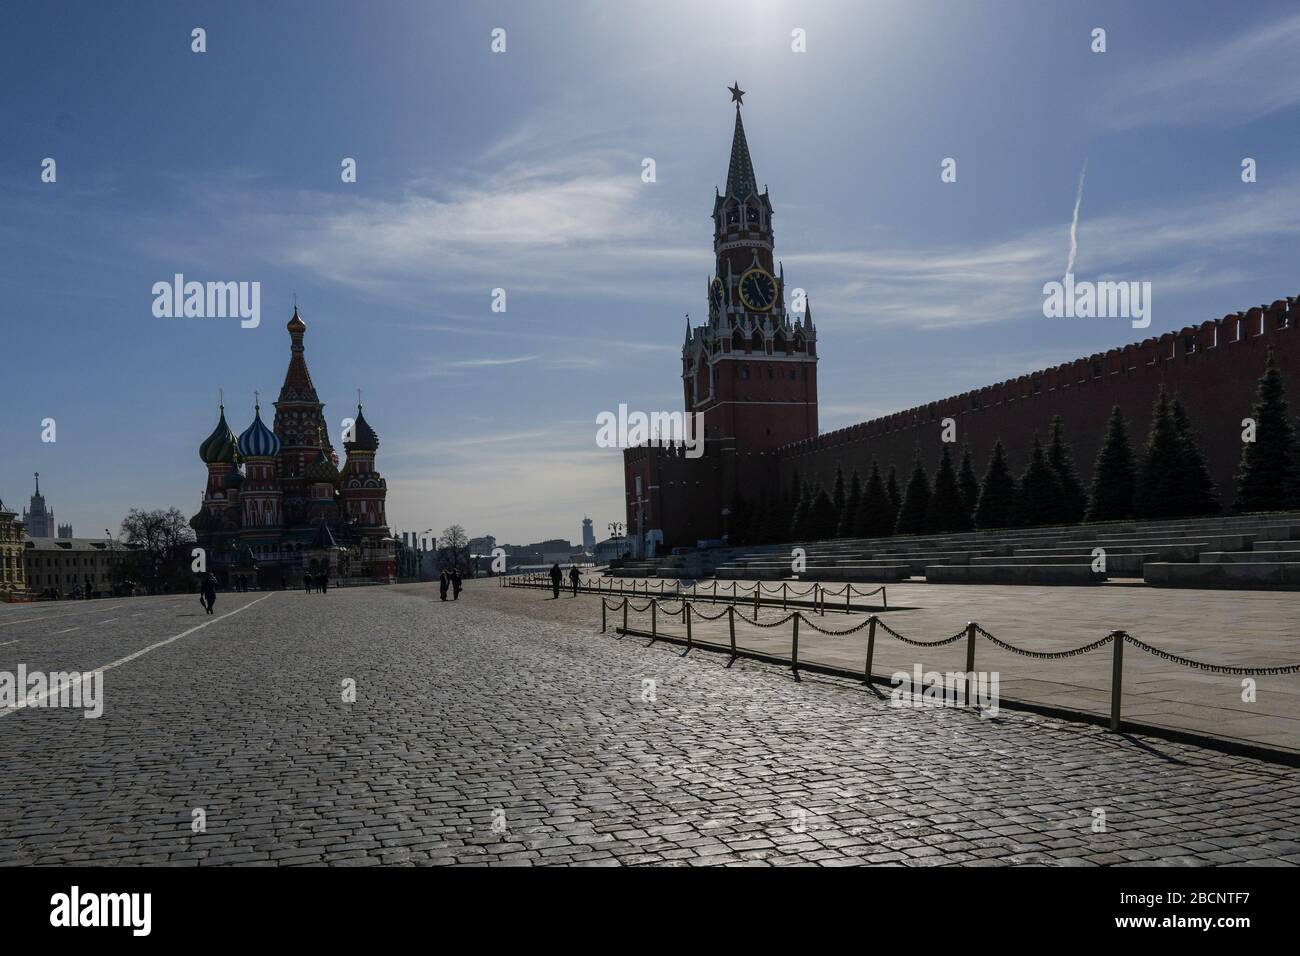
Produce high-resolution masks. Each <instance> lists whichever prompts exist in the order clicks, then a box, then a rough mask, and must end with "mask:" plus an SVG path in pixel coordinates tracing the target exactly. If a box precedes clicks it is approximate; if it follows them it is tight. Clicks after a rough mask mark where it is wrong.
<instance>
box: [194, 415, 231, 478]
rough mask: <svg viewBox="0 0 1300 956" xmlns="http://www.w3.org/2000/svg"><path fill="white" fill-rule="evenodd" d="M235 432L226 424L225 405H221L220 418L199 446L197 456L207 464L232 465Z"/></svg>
mask: <svg viewBox="0 0 1300 956" xmlns="http://www.w3.org/2000/svg"><path fill="white" fill-rule="evenodd" d="M235 452H236V448H235V433H234V432H232V431H231V430H230V426H229V425H227V424H226V406H225V405H222V406H221V419H220V421H218V422H217V427H216V428H214V429H212V434H211V435H209V436H208V437H207V438H205V439H203V444H202V445H200V446H199V457H200V458H201V459H203V462H204V463H205V464H208V465H221V464H226V465H233V464H234V463H235Z"/></svg>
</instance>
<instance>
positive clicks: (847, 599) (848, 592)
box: [844, 584, 853, 614]
mask: <svg viewBox="0 0 1300 956" xmlns="http://www.w3.org/2000/svg"><path fill="white" fill-rule="evenodd" d="M852 610H853V585H852V584H846V585H844V613H845V614H848V613H849V612H850V611H852Z"/></svg>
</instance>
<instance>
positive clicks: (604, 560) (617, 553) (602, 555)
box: [591, 535, 631, 564]
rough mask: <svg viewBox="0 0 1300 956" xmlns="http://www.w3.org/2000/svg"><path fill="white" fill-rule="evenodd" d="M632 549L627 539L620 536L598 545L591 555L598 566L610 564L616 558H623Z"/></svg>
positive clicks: (607, 539)
mask: <svg viewBox="0 0 1300 956" xmlns="http://www.w3.org/2000/svg"><path fill="white" fill-rule="evenodd" d="M630 548H631V544H629V543H628V540H627V538H625V537H623V536H622V535H619V536H618V537H616V538H606V539H605V540H604V541H601V542H599V543H597V544H596V546H595V547H594V548H592V551H591V554H592V557H593V558H594V559H595V561H596V563H597V564H609V562H610V561H611V560H613V559H614V558H621V557H622V556H623V555H624V554H625V553H627V551H628V550H629V549H630Z"/></svg>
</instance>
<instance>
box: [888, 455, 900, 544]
mask: <svg viewBox="0 0 1300 956" xmlns="http://www.w3.org/2000/svg"><path fill="white" fill-rule="evenodd" d="M885 494H886V495H888V496H889V507H890V508H891V509H892V511H891V517H890V521H889V525H890V528H891V529H892V528H893V527H894V525H896V524H897V523H898V511H899V509H900V508H902V507H903V496H902V495H901V494H899V491H898V470H897V469H896V468H895V467H894V466H893V465H890V466H889V477H887V478H886V479H885ZM889 533H890V534H893V533H894V532H893V531H892V530H891V531H890V532H889Z"/></svg>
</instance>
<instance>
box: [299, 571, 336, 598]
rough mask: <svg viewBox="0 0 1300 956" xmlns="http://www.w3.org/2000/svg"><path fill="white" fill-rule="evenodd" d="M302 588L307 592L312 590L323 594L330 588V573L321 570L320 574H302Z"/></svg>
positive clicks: (309, 592)
mask: <svg viewBox="0 0 1300 956" xmlns="http://www.w3.org/2000/svg"><path fill="white" fill-rule="evenodd" d="M302 588H303V590H304V591H306V592H307V593H308V594H311V593H312V592H313V591H315V592H317V593H319V594H325V593H326V592H327V591H329V589H330V575H329V572H328V571H322V572H321V573H320V574H304V575H303V576H302Z"/></svg>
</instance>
